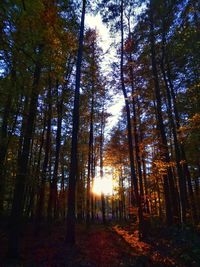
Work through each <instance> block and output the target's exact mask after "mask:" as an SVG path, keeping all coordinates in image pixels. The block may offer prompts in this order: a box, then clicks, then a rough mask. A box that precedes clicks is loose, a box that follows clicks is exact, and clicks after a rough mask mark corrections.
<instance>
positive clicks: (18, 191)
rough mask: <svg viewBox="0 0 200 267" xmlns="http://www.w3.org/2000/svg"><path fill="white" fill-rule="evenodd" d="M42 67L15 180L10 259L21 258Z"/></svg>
mask: <svg viewBox="0 0 200 267" xmlns="http://www.w3.org/2000/svg"><path fill="white" fill-rule="evenodd" d="M40 73H41V65H40V63H39V62H38V63H37V64H36V66H35V72H34V78H33V88H32V94H31V100H30V105H29V113H28V116H27V124H26V127H25V131H24V138H23V148H22V150H21V153H20V154H19V159H18V166H17V175H16V180H15V189H14V198H13V204H12V211H11V220H10V233H9V241H8V257H9V258H18V257H19V238H20V232H21V227H22V216H23V207H24V203H23V200H24V193H25V186H26V179H27V175H28V162H29V153H30V145H31V140H32V138H33V133H34V122H35V118H36V113H37V103H38V95H39V81H40Z"/></svg>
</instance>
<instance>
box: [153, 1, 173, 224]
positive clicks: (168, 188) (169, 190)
mask: <svg viewBox="0 0 200 267" xmlns="http://www.w3.org/2000/svg"><path fill="white" fill-rule="evenodd" d="M149 18H150V44H151V60H152V73H153V79H154V89H155V96H156V115H157V121H158V123H157V127H158V130H159V133H160V138H161V145H162V147H161V149H162V151H161V153H162V156H163V159H164V162H165V163H166V164H169V162H170V158H169V153H168V147H167V139H166V133H165V128H164V123H163V117H162V104H161V93H160V86H159V79H158V70H157V64H156V54H155V36H154V19H153V3H152V0H151V1H150V16H149ZM166 168H167V174H164V175H163V179H164V195H165V207H166V221H167V224H168V225H170V224H172V223H173V212H172V203H174V205H175V210H177V204H176V203H177V198H176V194H175V189H174V183H173V176H172V172H171V169H170V167H166Z"/></svg>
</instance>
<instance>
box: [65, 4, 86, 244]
mask: <svg viewBox="0 0 200 267" xmlns="http://www.w3.org/2000/svg"><path fill="white" fill-rule="evenodd" d="M85 9H86V0H83V6H82V15H81V26H80V36H79V47H78V55H77V64H76V87H75V97H74V110H73V130H72V145H71V164H70V175H69V187H68V202H67V203H68V210H67V233H66V243H68V244H71V245H74V244H75V202H76V199H75V192H76V176H77V175H76V173H77V160H78V159H77V146H78V130H79V95H80V81H81V62H82V53H83V36H84V21H85Z"/></svg>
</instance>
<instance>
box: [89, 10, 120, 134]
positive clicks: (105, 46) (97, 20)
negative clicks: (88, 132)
mask: <svg viewBox="0 0 200 267" xmlns="http://www.w3.org/2000/svg"><path fill="white" fill-rule="evenodd" d="M85 23H86V27H90V28H95V29H96V30H97V32H98V33H99V45H100V47H101V48H102V50H103V53H106V52H107V51H108V50H109V51H108V54H106V55H105V56H104V60H103V63H102V64H103V66H102V67H103V68H102V69H105V70H106V71H107V70H108V72H109V70H111V69H110V67H109V62H113V61H114V59H115V51H114V50H113V49H111V43H112V41H113V40H112V38H111V35H110V33H109V29H108V28H107V27H106V25H105V24H103V22H102V19H101V16H100V15H99V14H98V15H96V16H92V15H90V14H86V18H85ZM123 105H124V99H123V95H122V94H120V92H119V93H118V94H117V95H116V93H115V95H114V93H113V101H112V104H111V105H110V106H109V108H108V109H107V112H108V113H111V114H112V116H111V117H110V118H109V119H108V123H107V125H106V128H105V134H108V132H109V131H110V130H111V129H112V127H113V126H114V125H116V124H117V121H118V118H119V115H120V113H121V109H122V107H123Z"/></svg>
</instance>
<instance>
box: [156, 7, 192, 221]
mask: <svg viewBox="0 0 200 267" xmlns="http://www.w3.org/2000/svg"><path fill="white" fill-rule="evenodd" d="M166 8H167V7H166V6H165V9H166ZM162 24H163V25H162V26H163V27H162V57H161V71H162V75H163V79H164V84H165V89H166V93H167V104H168V116H169V121H170V125H171V130H172V135H173V140H174V151H175V161H176V168H177V174H178V181H179V190H180V209H181V222H182V223H185V221H186V200H187V188H186V180H185V176H184V175H183V171H182V167H181V164H180V162H181V153H180V148H179V143H178V138H177V131H176V126H175V122H174V116H173V113H172V110H173V107H172V102H171V94H170V89H169V86H168V82H167V77H166V73H165V44H166V36H165V31H166V29H165V28H166V26H165V24H166V22H165V16H164V18H163V23H162Z"/></svg>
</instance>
